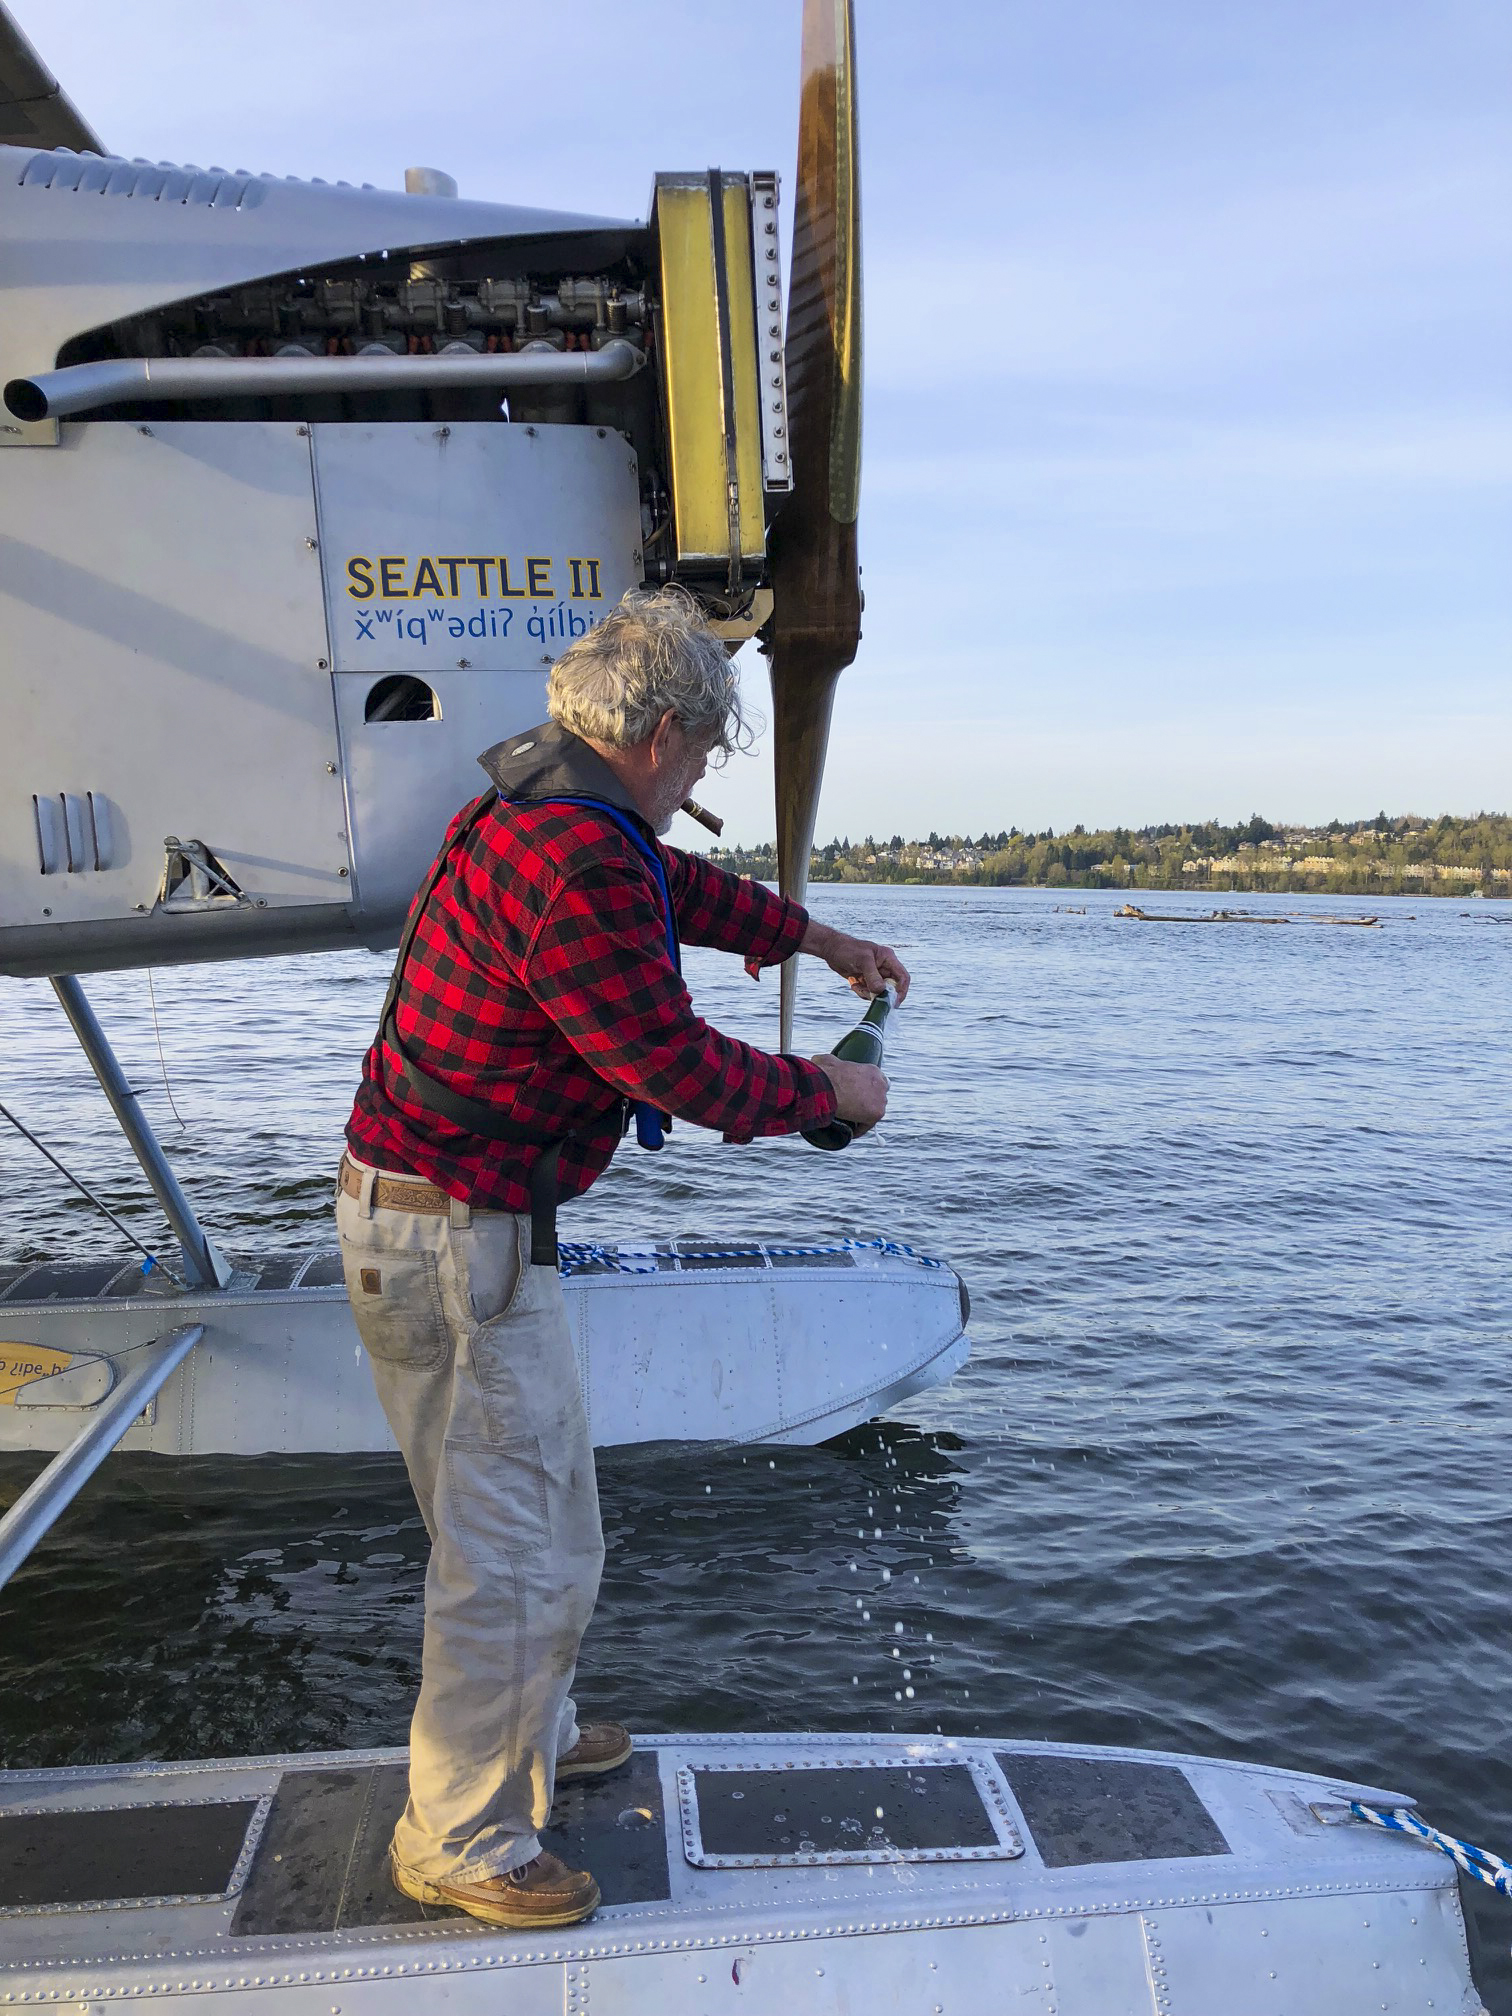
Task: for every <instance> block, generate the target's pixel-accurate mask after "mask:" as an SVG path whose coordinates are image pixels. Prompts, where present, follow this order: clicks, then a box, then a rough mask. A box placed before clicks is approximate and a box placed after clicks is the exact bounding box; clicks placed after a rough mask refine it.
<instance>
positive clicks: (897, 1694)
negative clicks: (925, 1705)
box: [893, 1687, 913, 1701]
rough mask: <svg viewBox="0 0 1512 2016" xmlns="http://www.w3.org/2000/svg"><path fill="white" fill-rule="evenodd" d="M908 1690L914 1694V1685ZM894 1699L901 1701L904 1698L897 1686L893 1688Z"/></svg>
mask: <svg viewBox="0 0 1512 2016" xmlns="http://www.w3.org/2000/svg"><path fill="white" fill-rule="evenodd" d="M908 1691H909V1693H910V1694H912V1692H913V1689H912V1687H910V1688H909V1690H908ZM893 1699H894V1701H901V1700H902V1699H903V1696H902V1695H901V1694H900V1693H899V1692H898V1690H897V1688H896V1687H895V1688H894V1689H893Z"/></svg>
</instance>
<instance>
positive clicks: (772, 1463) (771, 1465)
mask: <svg viewBox="0 0 1512 2016" xmlns="http://www.w3.org/2000/svg"><path fill="white" fill-rule="evenodd" d="M767 1468H768V1470H775V1469H776V1468H777V1463H776V1459H775V1458H773V1459H772V1460H771V1461H769V1462H768V1464H767Z"/></svg>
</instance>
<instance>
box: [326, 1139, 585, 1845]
mask: <svg viewBox="0 0 1512 2016" xmlns="http://www.w3.org/2000/svg"><path fill="white" fill-rule="evenodd" d="M347 1159H348V1161H349V1162H350V1163H351V1164H352V1166H353V1167H354V1168H356V1170H357V1172H358V1174H359V1175H360V1176H361V1177H362V1179H363V1182H362V1194H361V1196H360V1197H350V1196H348V1195H346V1193H345V1192H341V1191H339V1192H338V1193H337V1199H336V1227H337V1231H338V1232H339V1234H340V1236H341V1260H342V1266H343V1268H344V1270H345V1273H346V1282H347V1289H348V1292H349V1294H350V1296H351V1301H352V1314H353V1315H354V1316H355V1317H356V1319H357V1330H358V1334H359V1335H360V1337H361V1338H362V1341H363V1343H364V1344H365V1345H366V1346H367V1350H368V1356H369V1358H370V1359H371V1361H372V1367H373V1377H374V1380H375V1382H376V1384H377V1387H378V1397H379V1399H380V1400H381V1401H382V1403H383V1411H384V1413H385V1414H386V1415H387V1416H388V1420H389V1426H390V1427H391V1428H392V1429H393V1431H394V1438H395V1440H396V1441H397V1442H398V1444H399V1447H400V1449H401V1450H402V1451H403V1452H404V1460H405V1463H406V1465H407V1466H408V1469H409V1475H410V1482H411V1484H412V1485H413V1486H414V1491H415V1497H416V1499H417V1500H418V1501H419V1505H420V1512H421V1516H422V1517H423V1518H424V1520H425V1524H426V1527H427V1529H428V1531H429V1533H430V1538H431V1554H430V1565H429V1566H428V1568H427V1570H426V1575H425V1640H424V1647H423V1651H422V1654H421V1677H420V1698H419V1700H418V1702H417V1703H416V1707H415V1716H414V1721H413V1723H412V1725H411V1729H410V1783H409V1804H408V1806H407V1807H406V1808H405V1812H404V1816H403V1818H402V1819H401V1820H400V1822H399V1825H398V1827H397V1829H396V1830H395V1833H394V1854H395V1857H396V1858H397V1860H398V1861H400V1862H401V1863H403V1864H404V1865H405V1866H406V1867H407V1868H409V1869H411V1870H413V1871H414V1872H415V1873H416V1874H417V1875H420V1876H425V1877H428V1878H430V1879H431V1880H432V1881H435V1880H449V1879H451V1878H453V1877H457V1876H461V1875H464V1874H465V1875H466V1876H468V1877H470V1878H478V1877H484V1876H499V1875H503V1874H505V1873H506V1872H507V1871H509V1870H511V1869H518V1868H520V1867H521V1866H522V1865H523V1864H524V1863H526V1862H529V1861H530V1860H531V1859H532V1858H533V1857H534V1856H535V1855H536V1854H537V1853H538V1852H539V1847H540V1844H539V1842H538V1840H537V1838H536V1835H537V1831H538V1830H539V1829H540V1828H541V1827H543V1826H544V1825H545V1823H546V1819H547V1816H548V1814H549V1813H550V1811H551V1800H552V1793H553V1789H554V1785H555V1779H556V1765H557V1759H558V1758H559V1757H561V1756H563V1755H565V1754H566V1752H567V1751H568V1750H570V1749H571V1748H572V1746H573V1744H574V1743H576V1741H577V1739H578V1726H577V1711H576V1708H575V1706H574V1704H573V1700H572V1678H573V1672H574V1669H575V1667H576V1664H577V1655H578V1645H579V1642H580V1641H581V1639H582V1636H583V1632H584V1630H585V1629H586V1627H587V1624H588V1619H589V1617H590V1616H591V1615H592V1613H593V1604H594V1598H595V1597H596V1595H597V1594H598V1584H599V1571H600V1569H601V1568H602V1566H603V1561H604V1539H603V1528H602V1525H601V1523H600V1519H599V1505H598V1485H597V1481H596V1479H595V1476H594V1470H593V1447H592V1444H591V1442H590V1440H589V1436H588V1422H587V1417H586V1415H585V1414H584V1411H583V1400H582V1393H581V1390H580V1388H579V1385H578V1373H577V1362H576V1357H575V1354H574V1351H573V1347H572V1336H571V1332H570V1330H569V1328H568V1324H567V1311H566V1306H565V1304H564V1302H563V1300H562V1288H561V1282H560V1280H559V1278H558V1275H557V1271H556V1269H555V1268H554V1267H532V1266H531V1265H530V1264H529V1256H530V1221H529V1219H528V1218H524V1217H517V1216H515V1214H514V1213H512V1212H507V1211H480V1212H474V1211H473V1210H471V1208H470V1207H469V1206H468V1205H466V1204H460V1203H454V1204H453V1205H452V1207H451V1213H450V1216H449V1218H448V1217H443V1216H440V1215H435V1216H427V1215H425V1214H423V1213H420V1212H414V1211H392V1210H385V1209H383V1208H381V1207H375V1206H374V1204H373V1202H372V1190H373V1178H374V1176H375V1175H376V1173H377V1172H376V1171H374V1170H371V1169H369V1168H367V1167H366V1166H365V1165H364V1164H363V1163H360V1162H357V1161H356V1159H355V1158H354V1157H352V1156H348V1158H347ZM400 1180H401V1181H408V1182H413V1181H414V1180H415V1179H414V1178H413V1177H401V1178H400Z"/></svg>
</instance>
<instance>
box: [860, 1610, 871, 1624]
mask: <svg viewBox="0 0 1512 2016" xmlns="http://www.w3.org/2000/svg"><path fill="white" fill-rule="evenodd" d="M861 1622H862V1623H863V1624H870V1622H871V1612H870V1610H863V1611H862V1612H861Z"/></svg>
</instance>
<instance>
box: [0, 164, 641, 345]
mask: <svg viewBox="0 0 1512 2016" xmlns="http://www.w3.org/2000/svg"><path fill="white" fill-rule="evenodd" d="M628 228H631V227H629V226H627V225H625V224H622V223H620V222H618V221H616V220H614V219H611V218H600V217H578V216H572V215H569V214H567V213H566V212H563V211H556V210H531V209H521V208H516V207H513V206H510V205H506V204H502V203H477V202H472V201H469V200H467V199H465V198H463V199H460V200H458V199H456V198H448V197H439V196H410V195H407V194H405V193H403V192H402V191H399V190H393V189H372V188H363V189H353V188H350V187H347V186H346V185H344V184H342V183H340V182H337V183H326V182H301V181H298V180H296V179H295V178H294V177H293V176H283V177H280V176H276V175H248V174H245V173H242V172H236V173H230V174H228V173H227V172H226V171H225V170H224V169H216V168H211V169H199V168H195V167H183V168H174V167H171V166H169V165H168V164H166V163H161V164H158V163H152V162H147V161H123V160H120V159H119V158H116V157H114V156H107V157H105V158H104V159H99V160H92V159H90V158H88V157H86V156H79V155H73V154H70V153H69V152H68V151H67V150H66V149H59V150H57V151H56V152H39V151H38V150H37V149H35V148H30V147H0V275H3V280H0V290H3V291H0V314H3V317H4V322H5V330H6V351H5V366H6V376H7V377H8V378H9V377H17V376H21V375H25V374H27V373H30V372H34V371H47V370H50V369H51V368H52V366H53V364H54V363H55V361H56V359H57V354H58V351H59V349H60V348H61V347H62V346H63V344H64V343H66V342H67V341H68V339H69V338H70V337H72V336H77V335H81V334H82V333H83V332H84V331H86V330H89V329H97V328H99V327H100V326H101V325H102V324H105V323H108V322H116V321H119V320H121V319H122V318H123V317H125V316H129V315H139V314H142V313H144V312H145V311H146V310H148V309H149V308H155V307H160V306H162V305H163V304H165V303H167V302H171V301H184V300H187V299H189V298H190V297H191V296H193V295H196V294H204V293H209V292H210V291H212V290H213V289H215V288H219V287H227V286H232V285H234V284H235V283H236V282H238V281H247V280H253V279H257V278H259V277H261V276H262V275H264V274H273V273H297V272H300V271H302V270H303V269H304V268H305V267H307V266H312V265H317V264H323V263H326V262H328V261H331V260H335V259H342V258H346V257H355V256H356V255H357V254H358V253H370V254H374V255H378V256H382V255H383V254H385V253H387V252H389V251H394V252H398V251H400V250H402V249H404V248H406V247H411V246H414V247H419V246H430V245H456V244H457V243H458V242H459V241H460V240H462V239H466V238H485V239H486V238H513V237H525V236H535V235H537V234H539V233H543V232H553V231H591V230H608V231H620V230H625V229H628Z"/></svg>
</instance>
